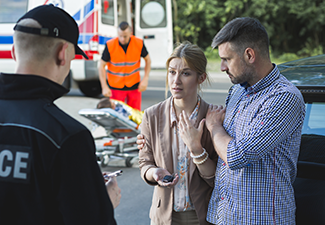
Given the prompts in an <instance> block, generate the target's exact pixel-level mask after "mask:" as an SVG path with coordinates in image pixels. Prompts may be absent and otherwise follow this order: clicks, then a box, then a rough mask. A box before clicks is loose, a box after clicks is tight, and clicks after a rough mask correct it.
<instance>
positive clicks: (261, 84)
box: [240, 63, 280, 93]
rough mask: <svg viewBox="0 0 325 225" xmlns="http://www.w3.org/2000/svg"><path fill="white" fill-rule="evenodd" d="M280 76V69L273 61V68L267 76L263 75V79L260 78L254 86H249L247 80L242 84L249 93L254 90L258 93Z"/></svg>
mask: <svg viewBox="0 0 325 225" xmlns="http://www.w3.org/2000/svg"><path fill="white" fill-rule="evenodd" d="M279 76H280V71H279V69H278V67H277V65H276V64H274V63H273V70H272V71H271V72H270V73H269V74H268V75H267V76H265V77H263V78H262V79H261V80H259V81H258V82H257V83H256V84H254V85H253V86H248V87H247V82H245V83H242V84H240V85H241V86H242V87H245V90H246V91H247V92H248V93H251V92H254V93H257V92H259V91H261V90H263V89H265V88H266V87H268V86H270V85H271V84H272V83H273V82H274V81H275V80H276V79H278V78H279Z"/></svg>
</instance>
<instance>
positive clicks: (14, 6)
mask: <svg viewBox="0 0 325 225" xmlns="http://www.w3.org/2000/svg"><path fill="white" fill-rule="evenodd" d="M27 4H28V0H11V1H1V6H0V23H16V22H17V20H18V19H19V18H20V17H22V15H24V14H25V13H26V12H27Z"/></svg>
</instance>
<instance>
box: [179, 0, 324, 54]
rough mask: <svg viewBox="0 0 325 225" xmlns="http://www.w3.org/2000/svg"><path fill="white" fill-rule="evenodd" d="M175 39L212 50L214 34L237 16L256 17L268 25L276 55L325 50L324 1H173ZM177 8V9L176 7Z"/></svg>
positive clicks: (312, 52)
mask: <svg viewBox="0 0 325 225" xmlns="http://www.w3.org/2000/svg"><path fill="white" fill-rule="evenodd" d="M173 6H174V31H175V32H174V34H175V40H176V41H179V42H181V41H184V40H189V41H191V42H192V43H194V44H197V45H199V46H200V47H201V48H202V49H209V48H210V45H211V41H212V39H213V37H214V36H215V34H216V33H217V32H218V31H219V30H220V29H221V28H222V27H223V26H224V25H225V24H226V23H227V22H228V21H230V20H232V19H234V18H236V17H246V16H249V17H255V18H257V19H259V20H260V21H261V23H262V24H263V25H264V26H265V28H266V30H267V32H268V34H269V38H270V45H271V49H272V54H273V55H275V56H281V55H284V56H286V55H288V54H289V55H290V54H291V55H293V56H294V57H295V56H296V55H297V56H296V57H305V56H311V55H318V54H322V53H323V49H324V46H325V39H324V38H323V37H324V35H325V1H323V0H205V1H204V0H202V1H197V0H177V1H176V0H173ZM175 9H176V10H175Z"/></svg>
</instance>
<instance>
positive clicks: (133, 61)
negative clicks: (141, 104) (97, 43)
mask: <svg viewBox="0 0 325 225" xmlns="http://www.w3.org/2000/svg"><path fill="white" fill-rule="evenodd" d="M106 45H107V48H108V52H109V54H110V58H111V59H110V61H109V62H107V64H106V66H107V80H108V84H109V86H111V87H113V88H121V89H122V88H123V87H124V86H126V87H132V86H133V85H135V84H136V83H138V82H140V59H141V50H142V47H143V41H142V40H141V39H140V38H137V37H135V36H133V35H132V36H131V39H130V42H129V46H128V48H127V51H126V53H125V52H124V50H123V48H122V47H121V46H120V44H119V41H118V38H114V39H111V40H109V41H107V43H106Z"/></svg>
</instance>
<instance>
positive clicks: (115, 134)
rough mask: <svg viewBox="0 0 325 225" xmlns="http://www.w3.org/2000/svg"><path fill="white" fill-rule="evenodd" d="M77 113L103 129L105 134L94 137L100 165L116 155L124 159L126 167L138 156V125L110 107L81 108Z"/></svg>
mask: <svg viewBox="0 0 325 225" xmlns="http://www.w3.org/2000/svg"><path fill="white" fill-rule="evenodd" d="M79 115H81V116H83V117H85V118H87V119H89V120H91V121H92V122H93V123H95V124H97V125H99V126H102V127H103V128H104V129H105V132H106V136H103V137H96V138H95V144H96V155H97V160H98V163H99V164H100V165H101V166H106V165H108V162H109V161H110V160H111V159H113V158H116V157H119V158H123V159H125V165H126V166H127V167H131V166H132V164H133V163H132V161H133V160H135V159H136V158H138V153H139V152H138V148H137V145H136V140H137V135H138V134H139V133H140V128H139V125H138V124H137V123H135V122H133V121H132V120H130V119H129V118H127V117H125V116H123V115H121V114H120V113H118V112H116V111H115V110H114V109H111V108H103V109H81V110H80V111H79Z"/></svg>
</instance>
